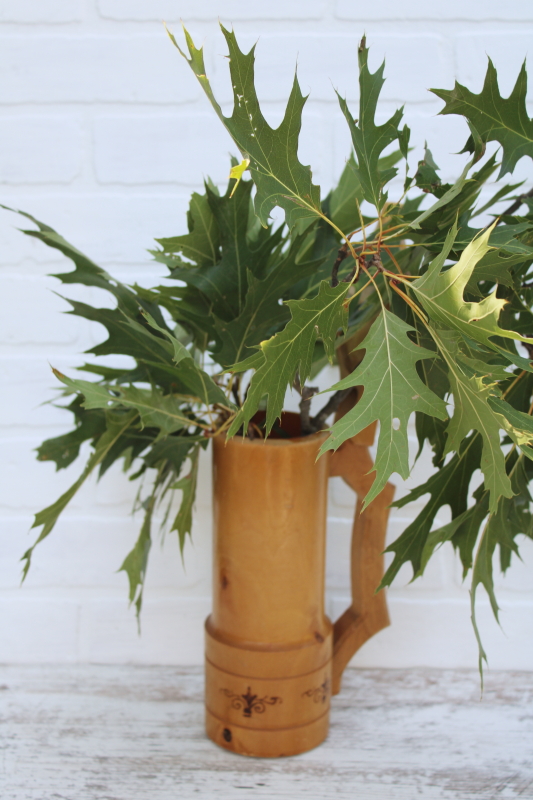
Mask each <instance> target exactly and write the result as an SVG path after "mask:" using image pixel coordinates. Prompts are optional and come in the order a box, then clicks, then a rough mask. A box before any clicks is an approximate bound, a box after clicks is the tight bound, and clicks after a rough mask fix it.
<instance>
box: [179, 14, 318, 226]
mask: <svg viewBox="0 0 533 800" xmlns="http://www.w3.org/2000/svg"><path fill="white" fill-rule="evenodd" d="M220 27H221V29H222V33H223V34H224V36H225V38H226V42H227V44H228V48H229V68H230V75H231V84H232V87H233V98H234V105H233V112H232V114H231V116H230V117H226V116H224V114H223V112H222V109H221V107H220V106H219V104H218V102H217V101H216V99H215V96H214V94H213V91H212V89H211V85H210V83H209V80H208V78H207V76H206V69H205V64H204V56H203V48H200V49H197V48H196V47H195V45H194V42H193V40H192V38H191V36H190V35H189V33H188V31H187V30H185V29H184V32H185V37H186V41H187V48H188V51H189V56H190V58H188V57H187V55H186V54H185V53H184V52H183V51H182V50H181V48H180V47H179V45H178V43H177V41H176V39H175V37H174V36H173V35H172V34H171V33H170V32H169V36H170V39H171V40H172V42H173V43H174V45H175V46H176V47H177V48H178V50H179V52H180V53H181V55H182V56H183V57H184V58H185V59H186V61H187V63H188V64H189V66H190V67H191V69H192V71H193V72H194V74H195V75H196V77H197V79H198V81H199V82H200V85H201V86H202V88H203V90H204V92H205V93H206V95H207V97H208V98H209V100H210V102H211V104H212V106H213V108H214V109H215V111H216V113H217V115H218V117H219V118H220V120H221V122H222V123H223V125H224V126H225V128H226V130H227V131H228V133H229V134H230V136H231V137H232V139H233V141H234V142H235V144H236V145H237V147H238V148H239V151H240V153H241V155H242V157H243V158H244V159H248V160H249V161H250V166H249V170H250V173H251V175H252V178H253V181H254V183H255V185H256V187H257V194H256V197H255V210H256V213H257V216H258V217H259V219H260V220H261V224H262V225H264V226H266V225H267V224H268V219H269V216H270V212H271V211H272V209H273V208H275V206H279V207H280V208H282V209H283V210H284V211H285V218H286V221H287V225H288V226H289V228H293V227H294V225H296V223H299V227H300V228H301V229H304V228H306V227H307V226H308V225H309V224H310V223H311V222H313V220H316V219H318V217H320V216H321V213H322V212H321V209H320V188H319V187H318V186H316V185H315V184H313V181H312V176H311V170H310V168H309V167H306V166H304V165H303V164H301V163H300V161H299V160H298V137H299V134H300V128H301V117H302V109H303V107H304V105H305V100H306V98H305V97H304V96H303V95H302V93H301V91H300V85H299V83H298V79H297V77H296V76H295V78H294V83H293V86H292V91H291V94H290V97H289V100H288V103H287V108H286V110H285V115H284V117H283V121H282V123H281V125H279V127H278V128H276V129H274V128H271V127H270V125H269V124H268V122H267V121H266V119H265V118H264V116H263V114H262V112H261V109H260V107H259V101H258V99H257V94H256V91H255V85H254V60H255V55H254V51H255V46H254V47H252V49H251V50H250V52H249V53H246V54H245V53H243V52H242V51H241V50H240V48H239V46H238V44H237V40H236V38H235V34H234V33H233V31H228V30H226V28H224V26H223V25H221V26H220Z"/></svg>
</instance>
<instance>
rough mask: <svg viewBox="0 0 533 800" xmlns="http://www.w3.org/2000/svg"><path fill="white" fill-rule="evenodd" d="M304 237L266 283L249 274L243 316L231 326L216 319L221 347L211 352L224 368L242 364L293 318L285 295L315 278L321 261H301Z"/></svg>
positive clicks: (281, 261) (237, 318)
mask: <svg viewBox="0 0 533 800" xmlns="http://www.w3.org/2000/svg"><path fill="white" fill-rule="evenodd" d="M303 238H304V237H303V236H297V237H296V238H295V239H294V240H293V242H291V245H290V247H289V249H288V251H287V252H286V253H282V254H281V256H280V257H279V259H278V260H277V262H276V263H274V265H273V266H272V267H271V268H270V269H269V271H268V273H267V274H266V275H265V277H264V278H263V279H262V280H259V279H257V278H255V277H254V276H253V275H252V274H251V273H249V275H248V278H247V283H248V291H247V293H246V301H245V304H244V308H243V309H242V312H241V313H240V314H239V316H237V317H235V318H234V319H232V320H230V321H229V322H227V321H226V320H221V319H218V318H216V317H215V331H216V334H217V336H218V340H219V344H218V345H217V346H215V348H213V350H212V351H211V352H212V354H213V358H214V359H215V360H216V361H218V363H219V364H221V365H222V366H223V367H228V366H230V365H231V364H235V363H237V362H238V361H240V360H241V359H242V358H243V356H246V355H247V354H248V352H249V348H251V347H256V346H257V345H259V344H260V342H262V341H263V339H267V338H268V337H269V335H271V334H273V333H275V332H276V330H275V329H276V328H279V327H282V326H283V325H284V324H285V323H286V322H287V321H288V319H289V318H290V312H289V308H288V306H287V305H286V304H282V303H280V299H281V298H282V297H283V296H284V295H285V293H286V292H287V291H288V290H289V289H290V288H291V286H293V285H294V284H295V283H297V282H298V281H300V280H303V279H304V278H307V277H309V276H311V275H314V274H315V273H316V271H317V268H318V267H319V266H320V264H321V260H319V259H317V260H314V261H301V260H300V259H299V254H300V248H301V244H302V240H303Z"/></svg>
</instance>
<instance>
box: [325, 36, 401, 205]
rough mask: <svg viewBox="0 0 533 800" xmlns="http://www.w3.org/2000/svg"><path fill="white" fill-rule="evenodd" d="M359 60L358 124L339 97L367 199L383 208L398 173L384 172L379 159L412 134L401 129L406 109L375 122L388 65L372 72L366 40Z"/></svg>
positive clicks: (393, 171) (389, 170)
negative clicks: (387, 187)
mask: <svg viewBox="0 0 533 800" xmlns="http://www.w3.org/2000/svg"><path fill="white" fill-rule="evenodd" d="M358 60H359V88H360V99H359V119H358V120H357V121H355V120H354V118H353V116H352V115H351V114H350V110H349V108H348V104H347V103H346V100H344V99H343V98H342V97H341V96H340V95H339V93H338V92H337V97H338V99H339V104H340V107H341V111H342V113H343V114H344V116H345V118H346V121H347V123H348V127H349V129H350V133H351V136H352V142H353V146H354V150H355V156H356V164H355V166H354V167H353V169H354V171H355V174H356V175H357V177H358V179H359V182H360V184H361V188H362V192H363V197H364V199H365V200H367V201H368V202H369V203H372V204H373V205H374V206H376V208H377V209H381V208H383V206H384V204H385V203H386V202H387V193H386V192H384V191H383V187H384V186H385V185H386V184H387V183H388V182H389V181H390V180H392V178H394V176H395V175H396V173H397V170H396V169H394V168H393V167H390V168H388V169H385V170H383V169H380V164H379V158H380V156H381V154H382V152H383V151H384V150H385V148H386V147H388V146H389V145H390V144H392V142H394V141H395V140H398V141H399V142H400V144H402V141H403V139H408V133H407V129H406V128H404V130H403V131H400V130H399V128H398V125H399V123H400V121H401V119H402V116H403V108H400V109H398V110H397V111H395V113H394V114H393V115H392V117H391V118H390V119H389V120H387V122H385V123H383V125H376V123H375V116H376V109H377V103H378V98H379V94H380V92H381V89H382V86H383V84H384V83H385V79H384V78H383V72H384V70H385V62H383V64H382V65H381V66H380V67H379V68H378V69H377V70H376V72H374V73H371V72H370V70H369V69H368V48H367V46H366V39H365V38H364V37H363V39H362V40H361V44H360V46H359V49H358Z"/></svg>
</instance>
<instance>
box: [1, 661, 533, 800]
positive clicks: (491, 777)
mask: <svg viewBox="0 0 533 800" xmlns="http://www.w3.org/2000/svg"><path fill="white" fill-rule="evenodd" d="M343 683H344V685H343V690H342V692H341V694H340V695H338V696H337V697H335V698H334V699H333V708H332V727H331V732H330V735H329V738H328V740H327V741H326V742H325V744H324V745H322V746H321V747H319V748H317V749H316V750H314V751H312V752H310V753H306V754H304V755H302V756H297V757H294V758H290V759H277V760H261V759H249V758H245V757H241V756H236V755H234V754H232V753H229V752H226V751H223V750H221V749H219V748H217V747H216V746H215V745H213V744H212V743H211V742H209V741H208V740H207V739H206V738H205V736H204V732H203V708H202V694H203V677H202V672H201V670H200V669H198V668H190V669H179V668H169V667H113V666H72V667H66V666H61V667H55V668H54V667H50V666H46V667H44V666H43V667H28V666H24V667H4V668H0V684H1V685H2V690H1V691H0V719H1V727H0V747H1V749H0V797H1V798H2V800H176V798H179V800H190V798H206V800H207V799H208V798H212V797H216V798H221V800H235V798H243V799H244V800H249V798H256V797H257V798H260V797H269V798H274V799H275V800H276V799H278V798H287V799H288V798H290V799H291V800H292V798H298V797H304V796H305V797H306V798H307V800H328V798H336V799H337V800H339V799H340V800H344V798H346V800H348V798H349V799H350V800H354V798H357V800H374V798H375V800H378V799H379V800H414V798H417V797H420V798H424V800H448V799H449V798H454V800H459V799H460V800H495V799H496V798H521V800H525V799H526V798H533V673H492V674H490V673H489V675H488V676H487V681H486V690H485V694H484V697H483V699H482V700H481V701H480V693H479V680H478V676H477V674H476V673H475V672H469V671H453V670H445V671H438V670H427V669H416V670H354V669H349V670H347V671H346V673H345V678H344V682H343Z"/></svg>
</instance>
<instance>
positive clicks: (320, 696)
mask: <svg viewBox="0 0 533 800" xmlns="http://www.w3.org/2000/svg"><path fill="white" fill-rule="evenodd" d="M330 689H331V681H330V679H329V678H325V679H324V681H323V683H321V684H320V686H317V687H316V689H308V690H307V691H306V692H302V697H312V698H313V701H314V702H315V703H325V702H326V700H327V699H328V696H329V693H330Z"/></svg>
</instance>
